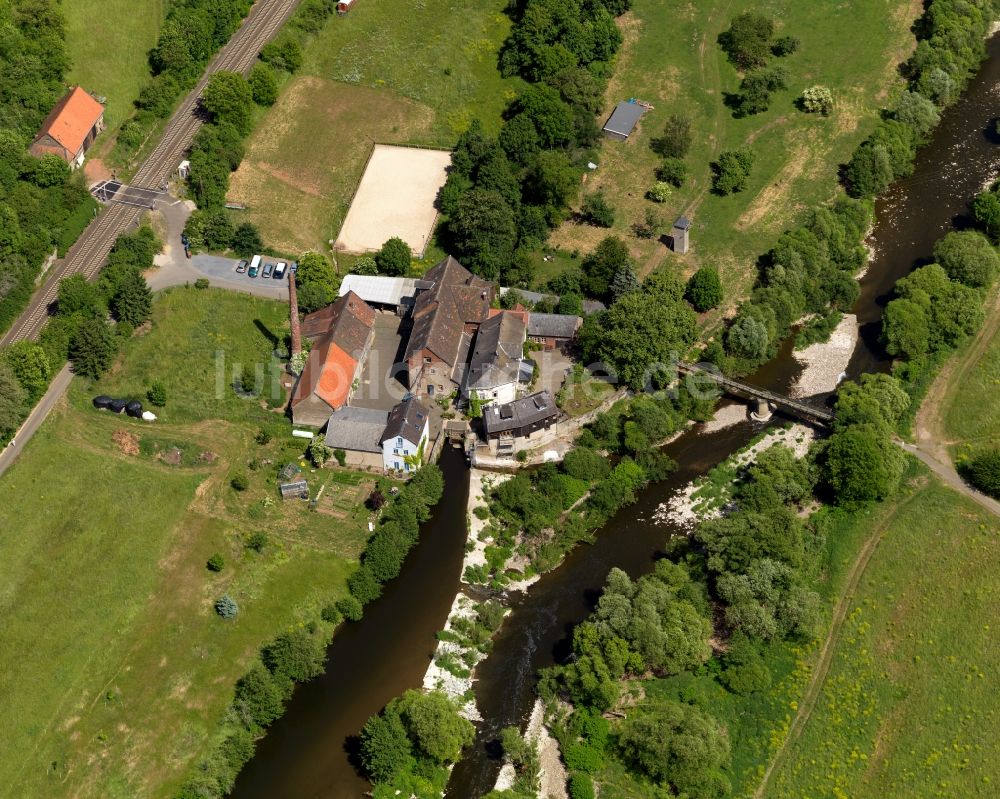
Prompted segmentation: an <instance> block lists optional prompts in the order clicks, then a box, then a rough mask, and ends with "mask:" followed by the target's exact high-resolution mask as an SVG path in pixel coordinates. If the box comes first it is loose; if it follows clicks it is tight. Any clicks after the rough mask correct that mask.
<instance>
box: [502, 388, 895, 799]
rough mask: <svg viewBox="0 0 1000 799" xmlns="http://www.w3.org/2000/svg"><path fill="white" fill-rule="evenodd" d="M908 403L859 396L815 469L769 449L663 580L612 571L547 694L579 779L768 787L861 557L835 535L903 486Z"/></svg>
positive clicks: (657, 572)
mask: <svg viewBox="0 0 1000 799" xmlns="http://www.w3.org/2000/svg"><path fill="white" fill-rule="evenodd" d="M907 402H908V398H907V396H906V394H905V393H904V392H903V391H902V389H901V388H900V387H899V386H898V385H897V384H896V382H895V381H894V380H893V379H892V378H891V377H888V376H885V375H880V376H876V377H871V378H866V379H865V380H864V381H862V382H861V383H860V384H849V385H848V386H845V388H844V390H843V391H842V394H841V398H840V401H839V402H838V408H837V412H838V421H837V423H836V426H835V429H834V432H833V435H832V436H831V437H830V438H829V439H828V440H826V441H824V442H820V443H817V444H814V445H813V446H812V448H811V450H810V452H809V454H808V455H807V457H806V458H805V459H802V460H797V459H796V458H795V457H794V455H793V454H792V452H791V451H790V450H788V449H786V448H785V447H783V446H781V445H776V446H773V447H772V448H770V449H768V450H765V451H764V452H763V453H762V454H760V455H758V456H757V458H756V460H755V462H754V463H752V464H750V465H749V466H747V467H745V468H743V469H742V470H740V471H739V474H738V476H737V480H736V482H735V483H734V484H732V485H731V486H730V488H729V491H730V501H729V503H727V505H726V510H725V513H724V515H722V516H721V517H719V518H715V519H711V520H708V521H704V522H702V523H700V524H699V525H698V527H697V529H696V531H695V533H694V535H693V537H692V538H691V539H681V540H677V541H672V542H670V543H669V544H668V554H667V557H666V558H663V559H661V560H659V561H658V562H657V564H656V567H655V569H654V571H653V573H652V574H650V575H647V576H644V577H640V578H639V579H637V580H632V579H630V578H629V577H628V576H627V575H626V574H625V573H624V572H621V571H619V570H613V571H612V572H611V574H610V575H609V577H608V582H607V585H606V586H605V589H604V592H603V594H602V596H601V599H600V600H599V601H598V603H597V608H596V611H595V613H594V614H593V616H591V618H590V619H588V621H586V622H584V623H583V624H581V625H579V626H578V627H577V628H576V629H575V630H574V632H573V637H572V647H573V658H572V659H571V660H570V662H568V663H567V664H566V665H563V666H557V667H554V668H552V669H550V670H547V671H546V672H544V673H543V675H542V677H541V680H540V682H539V692H540V694H541V696H542V697H543V698H544V699H545V700H546V701H547V703H548V705H549V718H550V723H551V725H552V727H553V731H554V734H555V735H556V737H557V738H559V740H560V743H561V747H562V752H563V758H564V760H565V762H566V764H567V766H568V767H569V769H570V771H571V774H572V773H574V772H575V773H576V774H578V775H579V776H578V777H577V778H576V779H577V780H579V781H580V782H588V781H592V782H596V783H597V784H598V785H599V786H600V788H601V793H602V795H604V794H605V792H606V791H607V792H608V794H609V795H612V796H615V795H621V796H630V797H632V796H656V795H660V793H661V792H662V791H663V790H666V791H668V792H671V793H674V794H683V795H688V796H704V797H713V796H718V795H724V794H726V793H728V792H729V791H730V790H731V789H734V792H735V793H736V794H738V795H740V794H743V793H745V792H746V791H747V790H748V789H749V788H752V787H753V784H754V780H755V779H759V775H760V772H759V771H758V767H759V764H761V763H762V762H764V761H765V760H766V759H767V757H768V756H769V752H770V751H771V750H772V749H773V748H774V747H776V746H777V745H778V744H779V743H780V741H781V740H782V738H783V736H784V734H785V731H786V727H787V719H786V713H787V708H788V703H789V702H794V700H796V699H797V698H798V695H799V692H800V691H801V688H802V685H803V683H804V680H805V679H806V677H807V676H808V668H809V662H810V660H811V655H810V652H811V651H812V648H813V642H814V641H815V639H816V637H817V635H818V634H819V633H820V630H821V629H822V628H823V627H824V626H825V624H826V623H827V620H828V618H829V615H830V613H831V605H832V603H833V601H834V600H835V599H836V597H837V588H838V587H839V585H840V582H841V581H842V579H843V575H844V573H845V570H846V563H847V562H848V561H849V560H850V559H852V558H853V556H854V550H853V549H851V548H850V546H849V545H848V542H847V541H845V540H844V539H841V538H833V539H831V538H830V537H829V534H830V532H831V529H832V528H833V526H834V525H835V524H837V523H839V522H837V520H839V519H842V518H851V517H853V515H854V514H866V513H868V512H869V509H870V508H871V507H872V503H873V502H874V501H875V500H878V499H883V498H888V497H892V496H893V495H894V493H895V492H896V490H897V489H898V486H899V485H900V482H901V480H902V478H903V472H904V462H903V455H902V453H901V451H899V450H898V449H896V448H895V447H894V446H893V445H892V444H891V440H890V439H891V433H892V429H893V426H894V425H895V424H896V422H897V420H898V416H899V414H900V413H902V411H903V410H904V409H905V407H906V405H907ZM509 484H510V481H508V482H507V483H505V484H504V486H506V485H509ZM872 486H874V487H872ZM501 488H503V486H501ZM817 499H825V500H826V501H827V502H828V503H830V504H828V505H827V506H826V507H823V508H822V509H820V510H816V508H817V505H816V500H817ZM556 700H559V701H556ZM793 707H794V704H793ZM609 719H610V721H609ZM665 728H666V729H670V730H672V733H671V734H670V735H663V734H653V732H652V731H653V730H663V729H665Z"/></svg>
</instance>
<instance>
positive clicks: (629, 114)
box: [604, 100, 646, 141]
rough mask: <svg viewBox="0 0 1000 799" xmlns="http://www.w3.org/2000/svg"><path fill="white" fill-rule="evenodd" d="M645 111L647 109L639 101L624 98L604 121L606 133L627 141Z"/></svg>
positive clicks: (610, 136)
mask: <svg viewBox="0 0 1000 799" xmlns="http://www.w3.org/2000/svg"><path fill="white" fill-rule="evenodd" d="M645 113H646V109H645V108H644V107H643V106H641V105H639V103H636V102H632V101H628V100H623V101H622V102H620V103H618V105H617V106H615V110H614V111H613V112H612V114H611V116H610V117H609V118H608V121H607V122H605V123H604V135H605V136H607V137H608V138H609V139H615V140H617V141H625V140H626V139H627V138H628V137H629V136H630V135H631V134H632V131H633V130H634V129H635V126H636V124H638V122H639V120H640V119H642V115H643V114H645Z"/></svg>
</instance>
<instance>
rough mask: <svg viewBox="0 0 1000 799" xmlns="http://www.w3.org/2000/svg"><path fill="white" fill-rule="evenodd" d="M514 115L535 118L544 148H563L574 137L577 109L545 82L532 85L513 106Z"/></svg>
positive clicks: (533, 121) (512, 114)
mask: <svg viewBox="0 0 1000 799" xmlns="http://www.w3.org/2000/svg"><path fill="white" fill-rule="evenodd" d="M511 111H512V113H511V118H513V119H516V118H517V116H520V115H524V116H525V117H527V118H528V119H530V120H531V122H532V124H533V126H534V128H535V130H536V131H537V133H538V139H539V144H540V145H541V146H542V147H543V148H552V147H562V146H563V145H566V144H568V143H569V142H570V140H571V139H572V137H573V112H572V109H571V108H570V107H569V106H568V105H567V104H566V103H565V102H563V99H562V97H560V96H559V92H558V91H557V90H556V89H553V88H552V87H551V86H547V85H546V84H544V83H537V84H534V85H530V86H528V87H527V88H526V89H525V90H524V91H522V92H521V94H520V95H519V96H518V98H517V99H516V100H515V101H514V103H513V104H512V106H511Z"/></svg>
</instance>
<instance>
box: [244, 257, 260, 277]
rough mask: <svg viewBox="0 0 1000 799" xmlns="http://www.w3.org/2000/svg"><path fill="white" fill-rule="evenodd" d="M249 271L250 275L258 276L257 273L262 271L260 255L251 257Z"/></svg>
mask: <svg viewBox="0 0 1000 799" xmlns="http://www.w3.org/2000/svg"><path fill="white" fill-rule="evenodd" d="M247 271H248V272H249V274H250V277H257V274H258V273H259V272H260V256H259V255H255V256H254V257H253V258H251V259H250V269H249V270H247Z"/></svg>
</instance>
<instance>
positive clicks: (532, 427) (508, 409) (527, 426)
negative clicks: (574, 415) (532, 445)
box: [483, 391, 560, 440]
mask: <svg viewBox="0 0 1000 799" xmlns="http://www.w3.org/2000/svg"><path fill="white" fill-rule="evenodd" d="M559 416H560V411H559V408H558V407H557V406H556V403H555V400H554V399H553V398H552V395H551V394H550V393H549V392H548V391H539V392H537V393H535V394H529V395H528V396H527V397H522V398H521V399H519V400H515V401H514V402H508V403H507V404H505V405H488V406H486V407H485V408H483V431H484V432H485V433H486V438H487V440H491V439H503V438H510V439H513V438H528V437H530V436H531V434H532V433H535V432H537V431H538V430H544V429H546V428H548V427H551V426H552V425H553V424H555V423H556V422H557V421H559Z"/></svg>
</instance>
